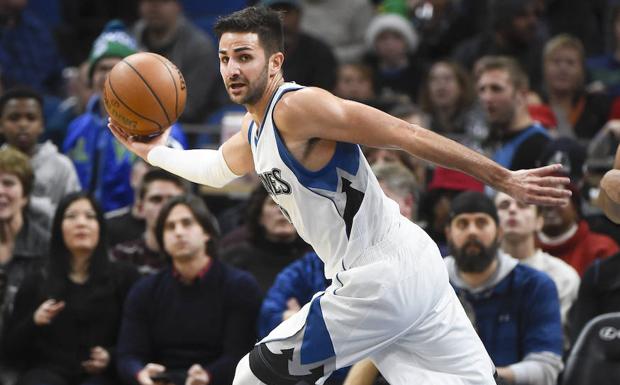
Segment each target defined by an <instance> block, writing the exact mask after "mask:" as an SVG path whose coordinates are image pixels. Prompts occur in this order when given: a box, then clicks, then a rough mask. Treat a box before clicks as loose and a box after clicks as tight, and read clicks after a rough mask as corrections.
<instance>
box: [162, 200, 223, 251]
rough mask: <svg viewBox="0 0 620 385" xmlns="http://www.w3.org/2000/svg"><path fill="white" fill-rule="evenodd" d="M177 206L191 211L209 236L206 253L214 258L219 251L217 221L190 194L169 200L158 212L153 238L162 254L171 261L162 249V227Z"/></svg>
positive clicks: (203, 205)
mask: <svg viewBox="0 0 620 385" xmlns="http://www.w3.org/2000/svg"><path fill="white" fill-rule="evenodd" d="M178 205H184V206H186V207H187V208H188V209H189V211H191V213H192V215H193V216H194V218H195V219H196V221H197V222H198V224H200V227H202V230H203V231H204V232H205V233H207V234H208V235H209V240H208V241H207V245H206V246H207V251H208V253H209V256H210V257H213V258H216V257H217V256H218V251H219V240H220V226H219V224H218V223H217V219H216V218H215V216H214V215H213V214H212V213H211V211H209V209H208V208H207V205H206V204H205V203H204V201H203V200H202V199H201V198H199V197H197V196H195V195H192V194H185V195H179V196H176V197H172V198H170V199H169V200H168V202H166V204H165V205H164V206H163V207H162V209H161V211H160V212H159V216H158V217H157V224H156V225H155V238H156V239H157V244H159V248H160V249H161V251H162V253H164V255H165V256H166V257H167V258H168V259H169V260H170V259H171V257H170V255H169V254H168V253H167V252H166V248H165V247H164V227H165V225H166V220H167V219H168V216H169V215H170V212H171V211H172V209H173V208H175V206H178Z"/></svg>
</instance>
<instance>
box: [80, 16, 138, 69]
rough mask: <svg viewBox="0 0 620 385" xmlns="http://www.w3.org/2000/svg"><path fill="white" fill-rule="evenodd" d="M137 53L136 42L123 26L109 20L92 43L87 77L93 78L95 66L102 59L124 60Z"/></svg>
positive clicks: (117, 21) (119, 22) (116, 21)
mask: <svg viewBox="0 0 620 385" xmlns="http://www.w3.org/2000/svg"><path fill="white" fill-rule="evenodd" d="M136 52H137V45H136V41H135V40H134V39H133V37H131V36H130V35H129V34H128V33H127V31H126V30H125V24H123V22H122V21H120V20H111V21H109V22H108V23H107V24H106V25H105V27H104V28H103V32H102V33H101V35H99V37H97V39H96V40H95V42H94V43H93V49H92V50H91V51H90V55H89V56H88V63H89V68H88V76H89V78H90V77H92V76H93V71H94V69H95V64H97V62H98V61H99V60H101V59H103V58H107V57H119V58H124V57H126V56H129V55H131V54H134V53H136Z"/></svg>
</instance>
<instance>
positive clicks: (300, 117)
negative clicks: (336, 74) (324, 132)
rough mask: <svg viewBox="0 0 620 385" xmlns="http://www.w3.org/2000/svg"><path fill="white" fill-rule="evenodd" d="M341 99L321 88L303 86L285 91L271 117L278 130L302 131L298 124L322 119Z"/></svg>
mask: <svg viewBox="0 0 620 385" xmlns="http://www.w3.org/2000/svg"><path fill="white" fill-rule="evenodd" d="M342 101H343V100H342V99H340V98H338V97H337V96H335V95H333V94H331V93H330V92H328V91H325V90H323V89H321V88H317V87H305V88H302V89H300V90H298V91H295V92H287V93H285V94H284V95H283V96H282V98H281V99H280V101H279V102H278V104H277V105H276V107H275V109H274V112H273V118H274V120H275V121H276V124H277V125H278V129H279V130H281V131H284V132H287V131H289V130H294V131H296V132H298V133H299V132H303V131H304V130H300V126H302V127H308V126H312V125H313V124H316V123H318V122H321V121H323V120H324V119H325V118H326V117H327V116H329V115H331V113H332V112H333V111H334V109H337V108H338V106H339V104H340V103H341V102H342ZM306 132H307V131H306Z"/></svg>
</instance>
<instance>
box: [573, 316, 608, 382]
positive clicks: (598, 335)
mask: <svg viewBox="0 0 620 385" xmlns="http://www.w3.org/2000/svg"><path fill="white" fill-rule="evenodd" d="M590 384H596V385H617V384H620V312H616V313H607V314H603V315H600V316H598V317H596V318H594V319H592V320H591V321H589V322H588V323H587V324H586V326H585V327H584V328H583V330H582V331H581V333H580V334H579V337H578V338H577V342H576V343H575V346H574V347H573V350H572V351H571V353H570V354H569V356H568V359H567V360H566V368H565V369H564V375H563V381H562V385H590Z"/></svg>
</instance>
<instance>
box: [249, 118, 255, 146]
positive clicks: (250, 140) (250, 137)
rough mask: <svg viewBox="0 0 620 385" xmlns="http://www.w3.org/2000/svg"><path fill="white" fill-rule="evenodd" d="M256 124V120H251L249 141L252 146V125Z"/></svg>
mask: <svg viewBox="0 0 620 385" xmlns="http://www.w3.org/2000/svg"><path fill="white" fill-rule="evenodd" d="M253 125H254V121H253V120H251V121H250V126H249V127H248V143H249V144H250V146H251V145H252V126H253Z"/></svg>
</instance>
